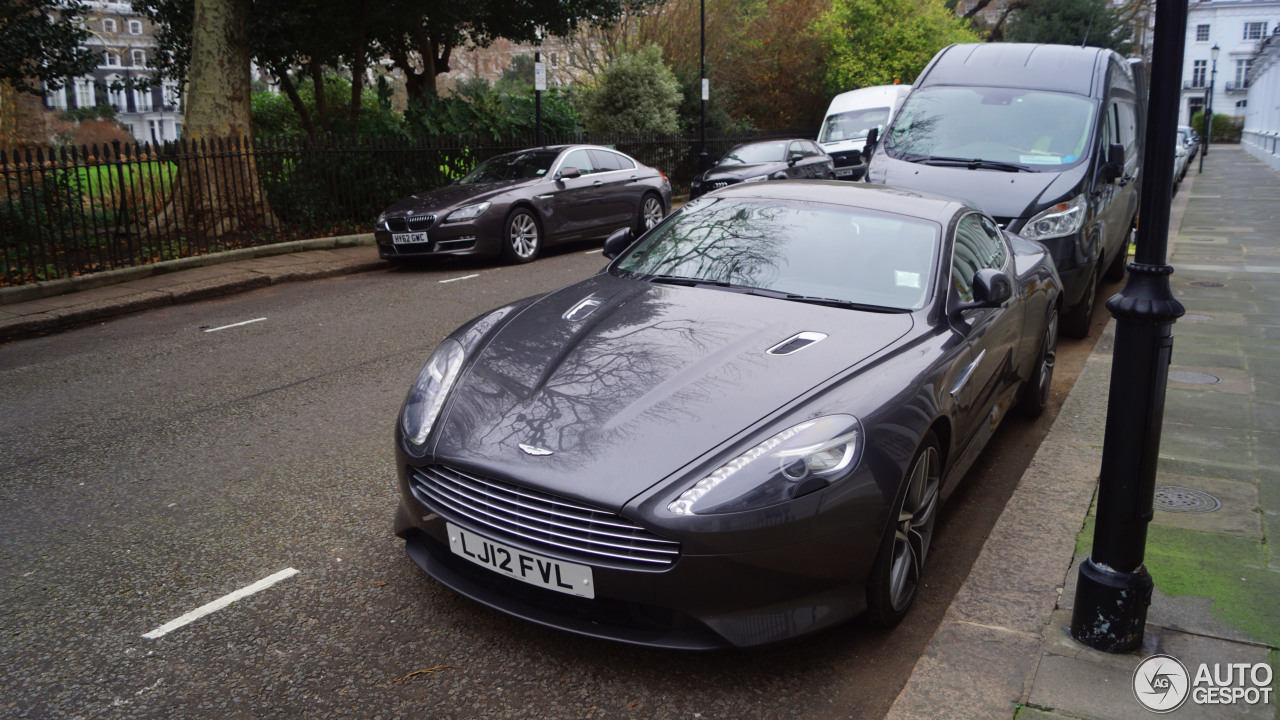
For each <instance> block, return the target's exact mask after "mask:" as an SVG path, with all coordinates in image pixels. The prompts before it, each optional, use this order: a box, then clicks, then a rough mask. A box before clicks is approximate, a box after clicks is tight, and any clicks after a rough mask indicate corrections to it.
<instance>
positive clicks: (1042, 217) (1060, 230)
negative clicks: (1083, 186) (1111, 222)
mask: <svg viewBox="0 0 1280 720" xmlns="http://www.w3.org/2000/svg"><path fill="white" fill-rule="evenodd" d="M1086 202H1087V201H1086V200H1085V197H1084V195H1077V196H1075V197H1074V198H1072V199H1070V200H1068V201H1066V202H1060V203H1058V204H1057V205H1054V206H1053V207H1051V208H1048V209H1047V210H1045V211H1044V212H1041V213H1040V214H1038V215H1036V216H1035V217H1033V218H1031V220H1030V221H1029V222H1028V223H1027V224H1026V225H1023V226H1022V231H1021V232H1019V233H1018V234H1019V235H1021V236H1022V237H1024V238H1027V239H1028V240H1047V239H1048V238H1056V237H1062V236H1063V235H1070V234H1071V233H1073V232H1076V231H1077V230H1079V229H1080V226H1082V225H1083V224H1084V216H1085V209H1086V207H1085V203H1086Z"/></svg>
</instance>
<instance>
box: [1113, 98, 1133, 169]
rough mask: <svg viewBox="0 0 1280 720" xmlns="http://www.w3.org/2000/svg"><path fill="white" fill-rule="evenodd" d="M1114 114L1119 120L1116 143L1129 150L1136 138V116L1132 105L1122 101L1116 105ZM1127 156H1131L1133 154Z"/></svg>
mask: <svg viewBox="0 0 1280 720" xmlns="http://www.w3.org/2000/svg"><path fill="white" fill-rule="evenodd" d="M1116 113H1117V116H1118V118H1119V119H1118V121H1117V126H1118V127H1117V129H1118V130H1119V140H1118V142H1122V143H1124V145H1125V147H1126V148H1131V147H1132V146H1133V143H1134V141H1136V140H1137V138H1138V114H1137V112H1136V110H1135V108H1134V106H1133V103H1131V102H1124V101H1121V102H1118V103H1116ZM1129 154H1130V155H1132V154H1133V153H1129ZM1126 159H1127V158H1126Z"/></svg>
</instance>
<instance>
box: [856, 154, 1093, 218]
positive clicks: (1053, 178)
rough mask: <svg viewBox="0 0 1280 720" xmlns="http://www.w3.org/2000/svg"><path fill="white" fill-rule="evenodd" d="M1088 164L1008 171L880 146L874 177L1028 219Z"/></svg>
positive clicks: (995, 213)
mask: <svg viewBox="0 0 1280 720" xmlns="http://www.w3.org/2000/svg"><path fill="white" fill-rule="evenodd" d="M1086 166H1087V163H1082V164H1081V165H1076V166H1073V167H1070V168H1067V169H1066V170H1063V171H1061V172H1016V173H1014V172H1004V171H1002V170H982V169H979V170H970V169H968V168H964V167H939V166H937V165H922V164H920V163H911V162H906V161H903V160H896V159H894V158H891V157H889V156H888V155H887V154H885V153H884V152H883V151H882V150H877V151H876V154H875V156H873V158H872V160H871V167H870V168H869V169H868V171H867V180H868V182H873V183H877V184H881V185H891V186H893V187H899V188H906V189H910V190H919V191H922V192H928V193H934V194H937V195H946V196H949V197H954V198H959V199H961V200H968V201H969V202H972V203H974V204H976V205H977V206H978V207H980V208H982V209H983V210H985V211H987V213H988V214H990V215H993V216H995V217H997V218H1015V219H1017V218H1020V219H1022V220H1026V219H1028V218H1030V217H1031V216H1032V215H1033V214H1035V213H1036V212H1038V211H1039V210H1040V209H1041V208H1043V207H1045V206H1046V205H1048V204H1050V203H1052V202H1058V201H1059V200H1061V199H1065V198H1063V197H1062V196H1063V195H1064V194H1066V193H1068V192H1070V191H1071V189H1072V188H1073V187H1075V186H1076V185H1077V184H1078V183H1079V180H1080V177H1081V175H1082V174H1083V173H1084V170H1083V168H1084V167H1086Z"/></svg>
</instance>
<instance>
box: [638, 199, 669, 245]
mask: <svg viewBox="0 0 1280 720" xmlns="http://www.w3.org/2000/svg"><path fill="white" fill-rule="evenodd" d="M666 215H667V211H666V208H664V207H663V206H662V198H660V197H658V196H657V195H655V194H653V193H645V194H644V197H643V198H642V199H641V200H640V215H639V216H637V217H636V225H635V229H634V232H633V235H634V236H635V237H640V236H641V235H642V234H644V233H645V232H648V231H649V229H650V228H652V227H654V226H655V225H657V224H658V223H660V222H662V218H664V217H666Z"/></svg>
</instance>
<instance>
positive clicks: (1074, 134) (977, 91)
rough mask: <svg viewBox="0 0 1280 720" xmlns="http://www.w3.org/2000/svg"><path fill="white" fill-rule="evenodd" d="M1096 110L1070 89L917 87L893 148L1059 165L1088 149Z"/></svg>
mask: <svg viewBox="0 0 1280 720" xmlns="http://www.w3.org/2000/svg"><path fill="white" fill-rule="evenodd" d="M1093 113H1094V103H1093V101H1092V100H1089V99H1087V98H1083V97H1080V96H1077V95H1068V94H1065V93H1056V92H1042V91H1038V90H1021V89H1011V88H986V87H974V88H966V87H935V88H926V89H917V90H916V91H914V92H912V93H911V95H910V96H909V97H908V98H907V102H906V103H905V104H904V105H903V107H902V110H901V111H900V112H899V113H898V117H897V119H896V120H895V121H894V123H893V129H892V130H891V131H890V133H889V137H888V139H887V140H886V149H887V150H888V151H889V154H890V155H891V156H892V157H896V158H899V159H905V160H918V159H928V158H963V159H966V160H974V159H980V160H990V161H994V162H1004V163H1017V164H1019V165H1022V166H1025V169H1030V170H1056V169H1059V168H1060V167H1061V166H1063V165H1071V164H1073V163H1075V162H1078V161H1079V160H1080V158H1081V157H1082V156H1083V155H1084V151H1085V147H1087V143H1088V141H1089V134H1090V130H1091V129H1092V128H1093V124H1094V122H1093V120H1094V115H1093Z"/></svg>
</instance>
